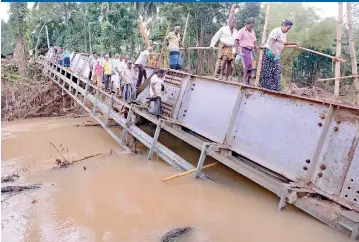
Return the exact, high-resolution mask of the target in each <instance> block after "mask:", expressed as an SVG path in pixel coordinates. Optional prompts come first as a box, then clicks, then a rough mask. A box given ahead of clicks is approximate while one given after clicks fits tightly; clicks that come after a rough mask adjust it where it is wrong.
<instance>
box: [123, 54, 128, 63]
mask: <svg viewBox="0 0 359 242" xmlns="http://www.w3.org/2000/svg"><path fill="white" fill-rule="evenodd" d="M123 59H124V60H125V62H126V63H127V62H128V55H125V57H124V58H123Z"/></svg>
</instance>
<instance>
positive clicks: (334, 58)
mask: <svg viewBox="0 0 359 242" xmlns="http://www.w3.org/2000/svg"><path fill="white" fill-rule="evenodd" d="M286 48H297V49H301V50H305V51H308V52H311V53H314V54H317V55H321V56H325V57H328V58H330V59H333V60H335V61H341V62H346V60H344V59H341V58H337V57H335V56H331V55H327V54H324V53H321V52H318V51H315V50H311V49H307V48H304V47H301V46H293V45H287V46H286Z"/></svg>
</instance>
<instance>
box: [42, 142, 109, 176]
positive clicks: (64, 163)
mask: <svg viewBox="0 0 359 242" xmlns="http://www.w3.org/2000/svg"><path fill="white" fill-rule="evenodd" d="M48 142H49V144H50V145H51V146H52V147H53V148H54V149H55V150H56V151H57V153H59V154H60V156H61V158H62V159H60V158H57V159H56V160H55V164H56V165H57V166H58V167H60V168H67V167H68V166H69V165H72V164H74V163H75V162H78V161H83V160H86V159H89V158H92V157H95V156H99V155H103V154H105V153H104V152H101V153H98V154H94V155H89V156H85V157H83V158H81V159H78V160H74V161H71V162H70V161H69V160H68V159H66V158H65V156H63V154H62V153H61V152H60V151H59V150H58V149H57V148H56V146H55V145H54V144H53V143H51V142H50V141H48ZM60 147H63V146H62V144H61V145H60ZM65 149H66V152H67V157H68V156H69V155H68V152H69V149H68V148H65V147H63V148H62V150H61V151H63V150H65ZM85 170H86V169H85Z"/></svg>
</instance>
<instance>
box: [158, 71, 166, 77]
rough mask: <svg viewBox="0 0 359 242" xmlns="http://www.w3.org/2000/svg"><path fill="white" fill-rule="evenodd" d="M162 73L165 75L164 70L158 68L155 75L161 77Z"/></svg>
mask: <svg viewBox="0 0 359 242" xmlns="http://www.w3.org/2000/svg"><path fill="white" fill-rule="evenodd" d="M164 75H165V70H163V69H159V70H158V71H157V76H158V77H159V78H162V77H163V76H164Z"/></svg>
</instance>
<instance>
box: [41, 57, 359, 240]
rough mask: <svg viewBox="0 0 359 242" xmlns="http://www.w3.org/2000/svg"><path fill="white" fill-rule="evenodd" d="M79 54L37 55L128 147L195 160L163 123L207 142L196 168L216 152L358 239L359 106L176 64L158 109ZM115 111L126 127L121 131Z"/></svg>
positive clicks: (200, 143)
mask: <svg viewBox="0 0 359 242" xmlns="http://www.w3.org/2000/svg"><path fill="white" fill-rule="evenodd" d="M71 58H72V61H71V67H70V68H64V67H62V66H59V65H58V64H57V63H55V62H54V61H53V60H54V58H53V52H52V51H49V52H48V53H47V55H46V56H45V57H44V56H40V58H39V59H38V61H37V64H38V65H39V68H41V69H42V71H43V74H44V75H46V76H47V77H48V78H49V79H50V80H51V81H53V82H55V83H56V84H57V85H58V86H60V87H61V88H62V89H63V91H64V92H66V93H67V94H68V95H70V96H71V97H72V98H73V99H74V100H75V101H76V102H77V103H79V104H80V105H81V106H82V107H83V108H84V109H85V110H86V111H87V112H89V113H90V114H91V115H92V117H93V118H94V119H96V120H97V121H98V122H99V123H100V124H101V125H102V126H103V128H104V129H105V130H106V131H107V132H108V133H109V134H110V135H111V136H112V137H113V138H114V139H115V140H116V141H117V142H118V143H119V144H120V145H121V146H122V147H123V148H124V149H127V150H128V149H129V148H128V147H127V146H126V144H125V139H126V136H127V135H128V134H129V135H131V136H133V137H135V138H136V139H137V140H139V141H140V142H141V143H143V144H144V145H145V146H146V147H148V149H149V154H148V159H151V158H152V156H153V154H154V153H156V154H158V156H159V157H161V158H162V159H163V160H164V161H166V162H167V163H168V164H170V165H171V166H173V167H175V168H178V169H182V170H190V169H194V168H195V167H193V165H192V164H190V163H189V162H187V161H186V160H185V159H183V158H182V157H180V156H179V155H177V154H176V153H174V152H173V151H171V150H170V149H169V148H167V147H166V146H164V145H163V144H161V143H160V142H158V140H157V139H158V137H159V134H160V132H161V130H165V131H167V132H169V133H171V134H172V135H174V136H176V137H178V138H179V139H181V140H183V141H185V142H187V143H188V144H190V145H192V146H193V147H195V148H197V149H199V150H200V151H201V155H200V158H199V161H198V164H197V167H196V173H195V176H196V177H201V176H204V174H203V173H202V167H203V163H204V160H205V158H206V156H210V157H213V158H214V159H216V160H217V161H219V162H221V163H223V164H224V165H226V166H227V167H229V168H231V169H233V170H235V171H236V172H238V173H240V174H241V175H243V176H245V177H247V178H249V179H251V180H252V181H254V182H256V183H257V184H259V185H261V186H263V187H265V188H266V189H268V190H269V191H271V192H273V193H274V194H276V195H277V196H278V197H279V205H278V209H279V210H280V209H282V208H284V207H285V205H286V203H290V204H293V205H294V206H296V207H298V208H299V209H301V210H303V211H305V212H307V213H309V214H310V215H312V216H314V217H316V218H317V219H319V220H321V221H322V222H324V223H326V224H327V225H329V226H331V227H333V228H335V229H337V230H339V231H341V232H343V233H346V234H348V235H350V236H351V238H352V239H358V226H359V148H358V147H359V145H358V141H359V108H357V107H353V106H346V105H341V104H337V103H332V102H327V101H320V100H315V99H310V98H305V97H300V96H294V95H289V94H284V93H280V92H273V91H269V90H265V89H261V88H257V87H252V86H246V85H242V84H240V83H234V82H223V81H220V80H217V79H213V78H208V77H202V76H196V75H191V74H188V73H185V72H180V71H174V70H169V72H167V74H166V76H165V80H164V85H165V90H166V92H165V94H164V95H163V97H162V101H163V103H164V105H163V107H162V111H163V116H162V117H161V118H159V119H158V118H156V117H155V116H152V115H150V114H149V113H148V110H147V108H146V107H145V105H143V104H144V103H145V102H146V98H147V97H148V96H149V87H148V86H147V87H146V86H144V87H142V88H140V89H143V91H142V92H141V93H140V94H139V95H138V98H137V100H136V102H135V103H132V104H128V103H126V102H125V101H124V100H122V99H118V98H116V97H115V96H114V95H113V94H108V93H106V92H104V91H102V90H100V89H98V87H96V86H94V85H92V84H91V83H89V82H88V80H87V79H88V78H87V76H88V74H89V71H90V70H89V65H88V61H89V56H88V55H87V54H82V53H73V54H72V55H71ZM153 71H154V70H153V69H152V68H150V67H147V72H148V73H149V74H151V73H152V72H153ZM121 108H124V109H126V110H127V115H126V116H124V115H123V114H121V113H120V112H118V109H121ZM138 117H141V118H144V119H146V120H147V121H149V122H152V123H154V124H155V125H156V126H157V128H156V131H155V134H154V136H153V137H152V136H150V135H148V134H147V133H145V132H144V131H142V130H141V129H140V128H139V127H138V126H137V125H136V122H135V120H136V119H137V118H138ZM109 119H113V120H114V121H115V122H116V123H117V124H119V125H120V126H121V127H122V129H123V132H122V136H121V137H118V136H117V135H116V134H115V133H114V132H113V131H112V130H110V129H109V127H108V121H109Z"/></svg>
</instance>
